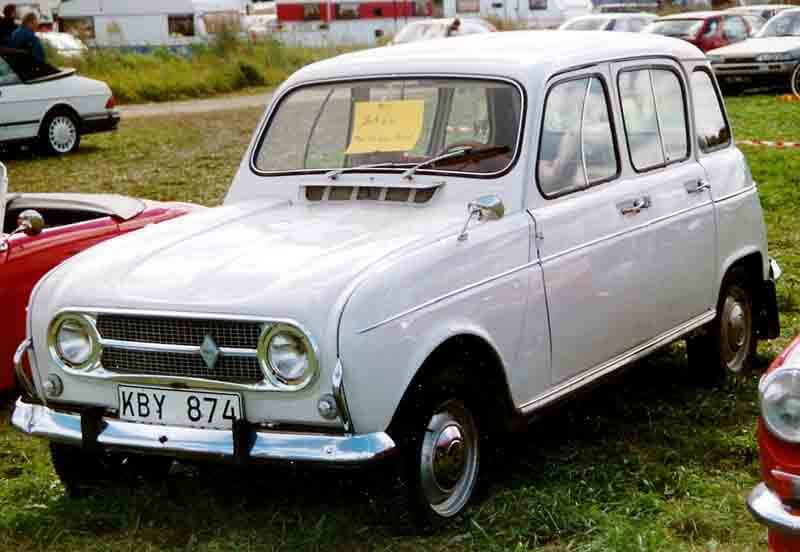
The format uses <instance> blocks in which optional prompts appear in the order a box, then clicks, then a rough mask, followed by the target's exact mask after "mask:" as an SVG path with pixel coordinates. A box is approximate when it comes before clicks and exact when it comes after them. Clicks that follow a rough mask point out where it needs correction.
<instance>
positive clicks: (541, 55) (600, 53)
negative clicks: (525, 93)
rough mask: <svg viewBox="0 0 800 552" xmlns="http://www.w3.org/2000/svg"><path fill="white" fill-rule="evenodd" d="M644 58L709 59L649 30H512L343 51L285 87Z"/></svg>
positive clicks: (528, 74) (545, 69)
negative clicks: (611, 36) (611, 35)
mask: <svg viewBox="0 0 800 552" xmlns="http://www.w3.org/2000/svg"><path fill="white" fill-rule="evenodd" d="M434 43H435V47H432V45H433V44H434ZM639 56H669V57H673V58H678V59H683V60H689V59H696V60H705V59H706V58H705V55H704V54H703V53H702V52H701V51H700V50H699V49H698V48H697V47H696V46H693V45H691V44H689V43H688V42H685V41H683V40H676V39H674V38H669V37H665V36H661V35H657V34H650V33H647V34H643V33H617V34H616V35H615V36H614V40H609V39H608V34H607V33H606V32H604V31H509V32H504V33H486V34H480V35H470V36H464V37H456V38H447V39H441V40H438V41H426V42H412V43H408V44H401V45H397V46H392V47H388V48H373V49H371V50H363V51H359V52H354V53H350V54H344V55H341V56H337V57H334V58H330V59H327V60H324V61H320V62H317V63H314V64H311V65H307V66H306V67H304V68H302V69H300V70H299V71H297V72H296V73H295V74H294V75H292V76H291V77H290V78H289V79H288V80H287V81H286V83H285V86H293V85H296V84H298V83H300V82H307V81H314V80H321V79H346V78H353V77H360V76H374V75H388V74H412V75H418V74H426V73H430V74H458V75H481V76H496V77H509V78H515V79H517V80H519V81H521V82H530V81H531V80H541V79H542V78H546V77H548V76H550V75H552V74H553V73H557V72H559V71H563V70H566V69H570V68H573V67H576V66H579V65H585V64H587V63H599V62H602V61H606V60H609V59H620V58H630V57H639Z"/></svg>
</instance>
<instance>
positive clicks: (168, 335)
mask: <svg viewBox="0 0 800 552" xmlns="http://www.w3.org/2000/svg"><path fill="white" fill-rule="evenodd" d="M262 328H263V324H261V323H259V322H241V321H237V320H195V319H191V318H160V317H154V316H130V315H118V314H100V315H98V317H97V330H98V331H99V332H100V335H101V336H102V337H103V339H116V340H119V341H136V342H137V343H159V344H169V345H190V346H196V347H199V346H200V344H202V343H203V339H205V337H206V336H207V335H210V336H211V338H212V339H213V340H214V341H215V342H216V344H217V345H218V346H220V347H230V348H232V349H256V348H257V347H258V338H259V337H260V336H261V330H262Z"/></svg>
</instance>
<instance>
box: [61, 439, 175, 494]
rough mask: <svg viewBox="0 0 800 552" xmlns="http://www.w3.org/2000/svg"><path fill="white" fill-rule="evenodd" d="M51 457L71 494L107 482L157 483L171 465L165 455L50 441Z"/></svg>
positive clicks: (90, 490) (82, 492) (97, 487)
mask: <svg viewBox="0 0 800 552" xmlns="http://www.w3.org/2000/svg"><path fill="white" fill-rule="evenodd" d="M50 458H51V460H52V462H53V468H54V469H55V472H56V474H57V475H58V478H59V479H60V480H61V482H62V483H63V484H64V488H65V489H66V491H67V494H68V495H69V496H71V497H80V496H85V495H87V494H90V493H91V492H92V491H93V490H96V489H101V488H104V487H106V486H108V485H109V484H110V485H115V484H116V485H121V484H126V485H130V484H133V483H136V482H140V481H144V482H146V483H150V484H156V483H160V482H162V481H163V480H164V479H165V478H166V477H167V475H168V474H169V470H170V468H171V467H172V459H171V458H167V457H160V456H144V455H136V454H114V453H104V452H97V453H95V452H87V451H84V450H83V449H82V448H81V447H79V446H72V445H63V444H61V443H50Z"/></svg>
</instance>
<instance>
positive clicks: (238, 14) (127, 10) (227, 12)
mask: <svg viewBox="0 0 800 552" xmlns="http://www.w3.org/2000/svg"><path fill="white" fill-rule="evenodd" d="M249 4H250V1H249V0H136V1H135V2H132V1H130V0H68V1H62V2H61V5H60V6H59V13H58V18H59V26H60V29H61V30H62V31H64V32H68V33H71V34H74V35H76V36H78V37H79V38H81V39H83V40H84V42H87V43H88V44H90V45H94V46H101V47H104V46H181V45H188V44H192V43H194V42H198V41H202V40H205V39H206V38H207V37H208V35H209V34H212V33H214V32H216V31H217V30H219V29H220V28H223V27H225V28H233V29H234V30H237V31H238V30H241V29H240V26H241V21H242V17H244V16H245V14H246V13H247V6H248V5H249Z"/></svg>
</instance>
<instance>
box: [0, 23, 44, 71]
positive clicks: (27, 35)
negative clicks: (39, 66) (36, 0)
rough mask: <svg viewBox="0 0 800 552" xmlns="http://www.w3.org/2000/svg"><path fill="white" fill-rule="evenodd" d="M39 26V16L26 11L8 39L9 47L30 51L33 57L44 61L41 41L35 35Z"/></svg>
mask: <svg viewBox="0 0 800 552" xmlns="http://www.w3.org/2000/svg"><path fill="white" fill-rule="evenodd" d="M38 28H39V18H38V17H37V16H36V14H35V13H33V12H28V13H26V14H25V17H23V18H22V25H20V26H19V28H17V30H16V31H14V33H13V34H12V35H11V40H9V41H8V46H9V48H16V49H18V50H25V51H27V52H30V54H31V55H33V57H34V58H36V59H37V60H39V61H41V62H42V63H44V57H45V56H44V46H42V41H41V40H39V37H38V36H36V30H37V29H38Z"/></svg>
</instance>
